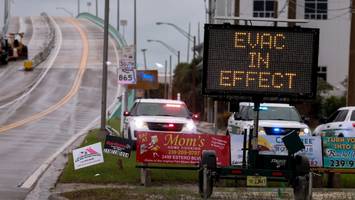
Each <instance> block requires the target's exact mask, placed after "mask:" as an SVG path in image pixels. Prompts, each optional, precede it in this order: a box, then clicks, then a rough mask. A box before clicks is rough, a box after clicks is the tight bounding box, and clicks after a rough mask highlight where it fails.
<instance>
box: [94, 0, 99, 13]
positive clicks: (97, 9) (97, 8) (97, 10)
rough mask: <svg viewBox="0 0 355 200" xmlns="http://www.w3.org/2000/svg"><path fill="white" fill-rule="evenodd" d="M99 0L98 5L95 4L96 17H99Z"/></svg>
mask: <svg viewBox="0 0 355 200" xmlns="http://www.w3.org/2000/svg"><path fill="white" fill-rule="evenodd" d="M97 1H98V0H96V6H95V8H96V10H95V15H96V17H99V7H98V4H99V3H98V2H97Z"/></svg>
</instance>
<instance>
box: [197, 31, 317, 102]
mask: <svg viewBox="0 0 355 200" xmlns="http://www.w3.org/2000/svg"><path fill="white" fill-rule="evenodd" d="M318 43H319V29H310V28H300V27H295V28H289V27H272V26H269V27H265V26H240V25H230V24H206V25H205V43H204V58H203V59H204V60H203V65H204V66H203V92H204V94H207V95H223V96H231V95H234V96H235V95H240V96H249V97H250V96H252V97H253V96H262V97H304V98H312V97H315V94H316V80H317V67H318Z"/></svg>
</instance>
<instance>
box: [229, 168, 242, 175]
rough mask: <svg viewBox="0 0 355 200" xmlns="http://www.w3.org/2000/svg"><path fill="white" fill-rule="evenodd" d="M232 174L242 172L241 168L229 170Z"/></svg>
mask: <svg viewBox="0 0 355 200" xmlns="http://www.w3.org/2000/svg"><path fill="white" fill-rule="evenodd" d="M231 173H232V174H242V170H239V169H234V170H232V171H231Z"/></svg>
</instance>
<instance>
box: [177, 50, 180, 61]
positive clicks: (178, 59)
mask: <svg viewBox="0 0 355 200" xmlns="http://www.w3.org/2000/svg"><path fill="white" fill-rule="evenodd" d="M177 54H178V55H177V62H178V64H180V51H178V52H177Z"/></svg>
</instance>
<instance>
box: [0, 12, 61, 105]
mask: <svg viewBox="0 0 355 200" xmlns="http://www.w3.org/2000/svg"><path fill="white" fill-rule="evenodd" d="M49 18H50V20H51V21H52V22H53V24H54V26H55V30H56V43H57V45H56V47H55V49H54V54H51V55H50V56H51V58H49V59H50V60H49V64H48V67H47V68H46V70H45V71H44V73H42V75H41V77H39V79H38V81H37V82H36V83H35V84H34V85H33V86H32V87H31V88H30V89H29V90H28V91H27V92H25V93H24V94H22V95H21V96H19V97H17V98H16V99H14V100H12V101H10V102H8V103H6V104H3V105H1V106H0V109H3V108H5V107H7V106H9V105H12V104H14V103H16V102H18V101H20V100H21V99H23V98H25V97H26V96H27V95H29V94H30V93H31V92H32V91H33V90H34V89H35V88H36V87H37V86H38V85H39V84H40V83H41V82H42V80H43V79H44V77H45V76H46V75H47V73H48V71H49V70H50V69H51V68H52V66H53V63H54V61H55V59H56V58H57V56H58V53H59V50H60V48H61V46H62V42H63V41H62V39H63V38H62V31H61V30H60V28H59V26H58V24H57V23H56V22H55V20H54V19H53V18H52V17H49ZM34 29H35V28H33V30H34ZM33 33H34V31H33Z"/></svg>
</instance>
